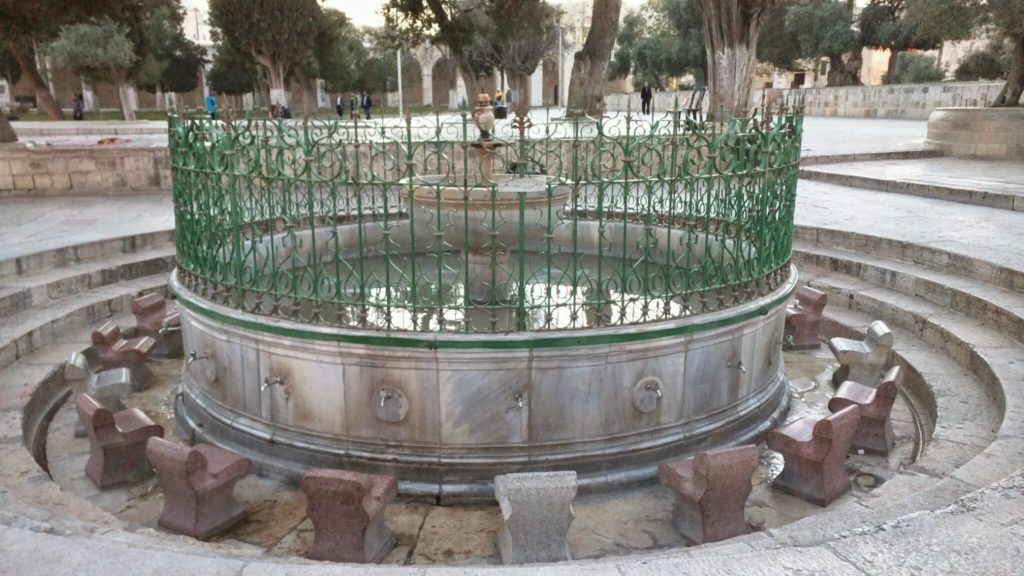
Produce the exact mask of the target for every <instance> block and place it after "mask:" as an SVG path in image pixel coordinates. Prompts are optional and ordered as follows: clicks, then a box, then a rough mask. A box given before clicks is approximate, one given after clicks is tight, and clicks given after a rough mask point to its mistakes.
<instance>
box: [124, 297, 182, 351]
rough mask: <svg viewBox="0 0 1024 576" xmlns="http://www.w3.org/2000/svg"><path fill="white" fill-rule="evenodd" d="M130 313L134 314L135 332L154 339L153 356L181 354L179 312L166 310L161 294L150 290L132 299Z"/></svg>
mask: <svg viewBox="0 0 1024 576" xmlns="http://www.w3.org/2000/svg"><path fill="white" fill-rule="evenodd" d="M132 314H134V315H135V331H136V333H137V334H138V335H139V336H149V337H150V338H152V339H153V340H155V341H156V350H155V351H154V352H153V355H154V356H158V357H161V358H177V357H180V356H181V354H182V345H181V313H179V312H177V311H176V310H168V308H167V300H166V299H164V297H163V296H162V295H161V294H157V293H156V292H150V293H149V294H145V295H143V296H139V297H138V298H136V299H135V300H132Z"/></svg>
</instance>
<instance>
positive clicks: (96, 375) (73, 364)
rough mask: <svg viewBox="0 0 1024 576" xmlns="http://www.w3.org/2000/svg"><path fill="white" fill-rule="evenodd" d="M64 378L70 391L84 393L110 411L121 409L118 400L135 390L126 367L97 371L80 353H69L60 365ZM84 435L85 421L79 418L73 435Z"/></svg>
mask: <svg viewBox="0 0 1024 576" xmlns="http://www.w3.org/2000/svg"><path fill="white" fill-rule="evenodd" d="M64 381H65V382H67V383H68V384H70V385H71V392H72V393H73V394H88V395H89V396H91V397H92V398H94V399H95V400H96V401H98V402H99V403H100V404H102V405H103V407H104V408H106V409H107V410H110V411H111V412H119V411H121V410H124V409H125V407H124V403H123V402H121V399H122V398H126V397H127V396H130V395H131V393H132V392H134V391H135V389H134V388H133V387H132V374H131V371H130V370H128V369H127V368H114V369H112V370H104V371H102V372H97V371H96V370H94V369H93V366H92V365H90V363H89V359H88V358H87V357H86V355H85V354H83V353H82V352H72V353H71V357H70V358H69V359H68V363H67V364H66V365H65V366H64ZM84 436H85V424H83V423H82V419H81V418H79V419H78V423H77V424H76V425H75V437H76V438H82V437H84Z"/></svg>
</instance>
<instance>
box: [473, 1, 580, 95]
mask: <svg viewBox="0 0 1024 576" xmlns="http://www.w3.org/2000/svg"><path fill="white" fill-rule="evenodd" d="M483 14H484V16H485V23H484V24H483V25H481V26H480V29H479V32H478V34H479V35H480V36H481V38H480V40H479V41H478V42H477V50H478V51H479V55H478V58H479V59H481V60H484V62H483V63H482V66H481V67H484V68H487V67H497V68H499V69H501V70H502V71H503V72H505V73H506V75H507V76H508V78H509V84H510V85H511V87H512V89H513V90H514V91H515V93H517V94H519V95H520V97H519V101H520V102H522V103H528V102H529V101H530V90H531V87H530V81H529V76H530V74H532V73H533V71H534V70H536V69H537V66H538V65H540V63H541V61H542V60H543V59H544V56H546V55H548V54H549V53H551V51H552V50H554V49H555V48H556V47H557V44H558V18H559V17H560V15H561V13H560V12H559V11H558V9H556V8H555V7H554V6H552V5H550V4H548V3H547V2H546V1H545V0H519V1H517V2H490V3H488V4H486V5H485V8H484V11H483Z"/></svg>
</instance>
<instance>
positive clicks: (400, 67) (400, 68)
mask: <svg viewBox="0 0 1024 576" xmlns="http://www.w3.org/2000/svg"><path fill="white" fill-rule="evenodd" d="M398 115H399V116H404V115H405V114H403V113H402V49H401V48H399V49H398Z"/></svg>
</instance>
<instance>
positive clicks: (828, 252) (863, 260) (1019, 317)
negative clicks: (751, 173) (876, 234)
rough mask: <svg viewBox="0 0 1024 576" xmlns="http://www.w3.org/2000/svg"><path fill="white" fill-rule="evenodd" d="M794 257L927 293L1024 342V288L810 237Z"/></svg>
mask: <svg viewBox="0 0 1024 576" xmlns="http://www.w3.org/2000/svg"><path fill="white" fill-rule="evenodd" d="M793 261H794V262H795V263H796V264H797V266H798V267H799V268H800V269H813V270H823V271H828V272H829V273H835V274H841V275H843V276H846V277H850V278H855V279H857V280H860V281H862V282H865V283H867V284H870V285H873V286H879V287H882V288H888V289H891V290H895V291H897V292H900V293H903V294H905V295H908V296H913V297H916V298H921V299H923V300H925V301H927V302H930V303H932V304H935V305H938V306H941V307H944V308H948V309H950V310H952V311H953V312H957V313H960V314H963V315H965V316H967V317H970V318H977V319H980V320H981V321H982V322H984V323H985V324H986V325H988V326H989V327H990V328H995V329H997V330H998V331H1000V332H1001V333H1003V334H1004V335H1006V336H1009V337H1010V338H1013V339H1015V340H1017V341H1018V342H1024V294H1021V293H1018V292H1013V291H1010V290H1007V289H1004V288H999V287H996V286H993V285H991V284H989V283H987V282H984V281H981V280H977V279H975V278H972V277H969V276H961V275H957V274H952V273H948V272H945V271H941V270H934V269H931V268H925V267H922V266H918V265H915V264H911V263H907V262H902V261H899V260H894V259H885V258H882V257H880V256H875V255H870V256H868V255H864V254H861V253H858V252H852V251H849V250H839V249H835V248H826V247H823V246H819V245H815V244H810V243H807V242H796V243H794V246H793Z"/></svg>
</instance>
